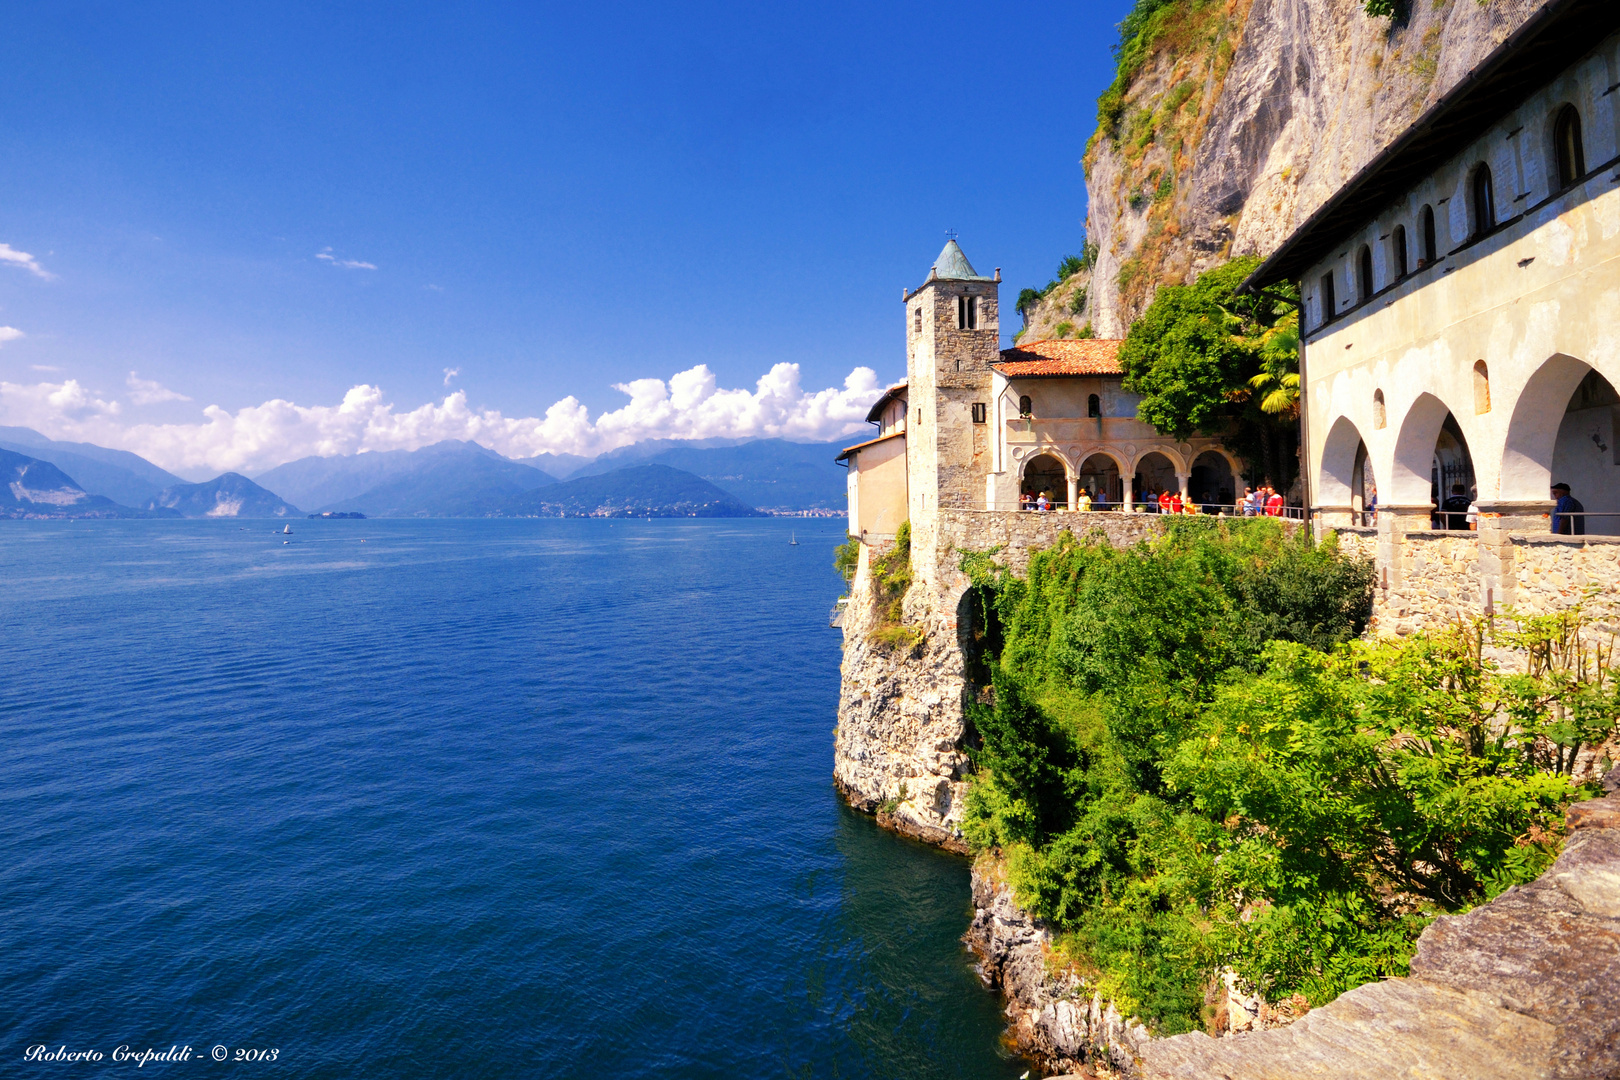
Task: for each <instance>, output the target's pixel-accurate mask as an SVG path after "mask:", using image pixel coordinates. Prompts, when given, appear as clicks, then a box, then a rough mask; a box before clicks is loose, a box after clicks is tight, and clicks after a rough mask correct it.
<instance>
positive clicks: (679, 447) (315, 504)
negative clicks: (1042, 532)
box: [0, 427, 845, 517]
mask: <svg viewBox="0 0 1620 1080" xmlns="http://www.w3.org/2000/svg"><path fill="white" fill-rule="evenodd" d="M842 446H843V443H842V442H836V443H791V442H787V441H785V440H782V439H755V440H739V439H706V440H675V439H656V440H647V441H644V442H640V443H636V444H635V445H633V446H626V447H621V448H619V449H618V450H614V451H611V452H609V453H607V454H603V455H602V456H601V457H598V458H595V459H586V458H582V457H576V456H574V455H569V454H541V455H539V456H537V457H533V458H528V459H525V460H513V459H510V458H506V457H503V456H501V455H500V454H497V453H495V452H494V451H493V450H489V449H486V448H485V447H482V446H479V445H478V444H477V443H472V442H458V441H454V440H447V441H445V442H440V443H436V444H434V445H432V446H426V447H423V448H421V449H419V450H391V451H381V452H375V453H364V454H350V455H344V456H336V457H326V458H322V457H307V458H302V459H300V460H298V461H291V462H288V463H287V464H285V465H280V466H277V467H276V468H274V469H271V470H269V471H268V472H265V473H263V474H261V475H259V476H257V477H255V478H254V479H251V480H250V479H248V478H247V477H245V476H242V475H240V474H238V473H225V474H224V475H222V476H218V477H215V478H214V479H212V480H208V481H205V482H203V483H199V484H190V483H186V482H185V481H183V480H181V479H180V478H179V477H177V476H175V475H174V474H173V473H170V472H167V471H165V470H163V469H160V468H158V467H157V466H156V465H154V464H152V463H151V462H150V461H147V460H146V459H145V458H142V457H140V456H138V455H136V454H132V453H129V452H128V451H124V450H109V449H106V448H105V447H101V446H96V445H94V444H91V443H72V442H60V441H57V440H53V439H48V438H46V437H45V436H43V435H41V434H40V433H39V432H37V431H34V430H32V429H30V428H15V427H12V428H7V427H0V450H4V451H7V452H9V453H11V454H12V455H13V456H15V457H19V458H20V461H19V462H12V463H10V464H4V463H0V478H4V476H11V477H12V478H11V479H10V480H8V481H7V482H8V483H11V484H12V485H13V486H15V485H17V484H21V485H22V486H21V488H19V489H17V490H21V491H23V492H24V493H25V494H23V495H18V494H16V492H15V491H13V492H12V493H11V494H10V496H9V497H8V498H7V499H0V516H12V517H15V516H54V517H72V516H86V515H93V516H131V517H144V516H154V515H157V516H174V515H176V514H180V515H183V516H185V517H288V516H294V515H301V514H302V513H303V511H301V510H299V509H298V507H300V506H303V507H308V508H311V509H313V511H314V512H316V513H322V512H334V513H361V514H364V515H365V516H367V517H485V516H493V517H532V516H556V515H559V514H564V515H575V514H608V515H617V516H627V515H628V516H637V517H641V516H654V517H672V516H673V517H688V516H700V517H713V516H737V515H743V514H752V513H754V512H755V510H754V508H755V507H764V508H767V509H771V510H813V509H835V508H839V507H841V506H842V505H843V503H844V499H845V473H844V470H843V469H841V468H839V467H838V466H837V465H836V464H834V461H833V459H834V458H835V457H836V456H837V453H838V451H839V449H840V448H841V447H842ZM27 462H34V463H35V464H34V465H32V466H29V465H27ZM40 465H48V466H49V467H50V469H51V470H54V471H51V472H47V471H45V470H42V469H41V468H39V466H40ZM19 469H23V470H24V471H25V472H26V473H27V476H26V482H24V479H22V477H23V472H18V470H19ZM8 470H9V471H8ZM13 474H15V475H13ZM559 481H561V482H559ZM73 493H77V494H73ZM52 500H55V501H52ZM97 500H99V501H97ZM48 507H55V509H46V508H48ZM135 507H141V508H143V509H134V508H135Z"/></svg>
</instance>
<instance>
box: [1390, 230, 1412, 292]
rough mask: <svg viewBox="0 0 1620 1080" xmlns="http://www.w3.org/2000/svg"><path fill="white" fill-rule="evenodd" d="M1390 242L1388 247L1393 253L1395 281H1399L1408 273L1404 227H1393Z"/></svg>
mask: <svg viewBox="0 0 1620 1080" xmlns="http://www.w3.org/2000/svg"><path fill="white" fill-rule="evenodd" d="M1391 240H1392V243H1391V245H1390V247H1391V248H1392V249H1393V251H1394V253H1395V280H1397V281H1399V280H1400V279H1401V278H1404V277H1405V276H1406V275H1407V274H1408V273H1409V272H1410V271H1409V270H1408V264H1407V261H1406V226H1405V225H1397V226H1395V233H1394V235H1393V236H1392V237H1391Z"/></svg>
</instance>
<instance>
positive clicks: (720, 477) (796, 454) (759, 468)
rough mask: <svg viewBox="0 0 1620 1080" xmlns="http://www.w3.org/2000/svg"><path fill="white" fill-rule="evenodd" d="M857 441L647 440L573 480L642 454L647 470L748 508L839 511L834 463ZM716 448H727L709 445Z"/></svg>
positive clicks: (841, 494) (843, 493)
mask: <svg viewBox="0 0 1620 1080" xmlns="http://www.w3.org/2000/svg"><path fill="white" fill-rule="evenodd" d="M859 441H860V436H858V435H852V436H850V437H849V438H848V439H847V440H840V441H839V442H832V443H793V442H788V441H787V440H785V439H755V440H754V441H752V442H737V441H736V440H705V442H704V443H703V444H699V443H694V442H680V441H676V440H671V439H659V440H648V441H647V442H644V443H637V444H636V445H635V446H634V447H628V446H627V447H623V448H621V449H620V450H615V451H613V454H604V455H603V456H602V457H600V458H598V459H597V460H596V461H593V462H591V463H590V464H589V465H586V466H583V467H582V468H580V469H578V470H577V471H576V472H575V473H574V474H573V477H571V478H570V479H573V478H577V477H582V476H593V475H597V474H599V473H604V472H607V471H608V470H610V469H614V468H621V467H622V464H615V462H614V460H613V456H614V455H618V454H623V453H624V452H625V451H632V450H637V449H638V448H643V447H645V448H647V450H648V452H647V453H644V454H642V455H640V456H641V457H642V458H643V459H644V460H645V461H646V462H647V463H648V464H658V465H668V466H670V467H671V468H676V469H682V470H685V471H686V472H689V473H692V474H693V475H696V476H701V477H702V478H703V479H705V480H707V481H709V483H711V484H713V485H714V486H716V487H718V488H720V489H721V490H722V491H725V492H727V493H728V494H730V495H733V496H735V497H736V498H737V500H738V501H740V502H743V503H746V504H747V505H749V506H765V507H770V508H771V509H782V510H813V509H818V508H823V507H828V508H837V507H842V506H844V505H845V502H846V500H847V498H848V495H847V490H848V489H847V477H848V473H846V472H845V470H844V469H843V468H842V467H841V466H839V465H838V464H837V463H836V462H834V460H833V459H834V458H836V457H837V456H838V452H839V451H840V450H842V449H843V448H844V447H845V446H848V445H851V444H852V443H855V442H859ZM716 442H721V443H728V445H720V446H716V445H711V444H712V443H716Z"/></svg>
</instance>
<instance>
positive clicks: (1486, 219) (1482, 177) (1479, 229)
mask: <svg viewBox="0 0 1620 1080" xmlns="http://www.w3.org/2000/svg"><path fill="white" fill-rule="evenodd" d="M1471 186H1472V188H1473V193H1474V206H1473V210H1474V239H1476V240H1477V239H1479V238H1480V237H1481V236H1484V235H1485V234H1486V233H1488V232H1490V231H1491V230H1492V229H1494V228H1496V190H1495V189H1494V188H1493V187H1492V186H1491V167H1490V166H1489V165H1487V164H1485V163H1484V162H1483V161H1482V162H1480V163H1479V165H1478V166H1476V167H1475V169H1474V182H1473V184H1472V185H1471Z"/></svg>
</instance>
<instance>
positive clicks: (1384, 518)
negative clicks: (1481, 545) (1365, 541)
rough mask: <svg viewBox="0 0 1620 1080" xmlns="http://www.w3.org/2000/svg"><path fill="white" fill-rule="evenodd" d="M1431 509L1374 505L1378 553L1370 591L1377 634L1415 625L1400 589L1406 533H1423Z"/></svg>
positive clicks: (1407, 629) (1422, 505)
mask: <svg viewBox="0 0 1620 1080" xmlns="http://www.w3.org/2000/svg"><path fill="white" fill-rule="evenodd" d="M1432 509H1433V508H1432V507H1431V506H1430V505H1429V504H1428V503H1418V504H1415V505H1412V506H1380V507H1379V508H1378V555H1377V558H1376V560H1375V563H1374V566H1375V571H1376V573H1377V581H1376V586H1377V587H1376V588H1375V589H1374V591H1373V621H1374V622H1375V624H1376V625H1377V630H1378V633H1380V634H1393V633H1410V632H1411V631H1412V630H1413V629H1415V628H1416V621H1415V620H1414V619H1413V617H1412V615H1413V613H1412V612H1411V611H1410V610H1409V607H1410V605H1409V604H1408V602H1407V597H1406V593H1405V590H1404V586H1405V584H1406V570H1407V566H1406V534H1407V533H1409V532H1427V531H1428V530H1429V528H1430V521H1429V514H1430V512H1431V510H1432Z"/></svg>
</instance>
